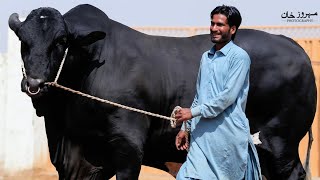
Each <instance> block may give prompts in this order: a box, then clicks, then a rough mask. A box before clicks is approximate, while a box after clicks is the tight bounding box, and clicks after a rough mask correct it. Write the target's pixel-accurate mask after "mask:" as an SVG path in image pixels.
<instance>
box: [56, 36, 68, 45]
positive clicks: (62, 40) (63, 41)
mask: <svg viewBox="0 0 320 180" xmlns="http://www.w3.org/2000/svg"><path fill="white" fill-rule="evenodd" d="M66 44H67V38H66V37H61V38H58V40H57V41H56V46H57V47H58V46H64V45H66Z"/></svg>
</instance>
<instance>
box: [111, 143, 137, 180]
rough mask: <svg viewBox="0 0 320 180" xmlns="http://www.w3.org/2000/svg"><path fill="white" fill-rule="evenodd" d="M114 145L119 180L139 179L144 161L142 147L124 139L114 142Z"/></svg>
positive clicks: (114, 157) (114, 159)
mask: <svg viewBox="0 0 320 180" xmlns="http://www.w3.org/2000/svg"><path fill="white" fill-rule="evenodd" d="M112 147H113V150H114V153H113V162H114V165H115V167H116V178H117V180H135V179H136V180H137V179H138V177H139V173H140V169H141V163H142V152H141V149H140V148H137V147H134V146H132V144H130V142H128V141H125V140H123V139H122V140H121V139H118V140H116V142H115V141H114V142H112Z"/></svg>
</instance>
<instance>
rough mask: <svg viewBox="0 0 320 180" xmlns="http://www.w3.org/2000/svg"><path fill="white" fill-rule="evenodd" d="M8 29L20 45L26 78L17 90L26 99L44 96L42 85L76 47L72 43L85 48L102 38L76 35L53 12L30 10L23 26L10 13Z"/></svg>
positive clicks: (98, 34) (95, 34)
mask: <svg viewBox="0 0 320 180" xmlns="http://www.w3.org/2000/svg"><path fill="white" fill-rule="evenodd" d="M9 26H10V28H11V29H12V30H13V31H14V32H15V33H16V35H17V36H18V37H19V39H20V41H21V56H22V60H23V63H24V68H25V74H26V77H24V78H23V80H22V82H21V87H22V91H23V92H26V93H27V94H28V95H29V96H30V97H38V96H40V95H42V94H44V92H46V90H47V88H48V87H47V86H46V85H45V82H52V81H53V80H54V78H55V76H56V75H57V72H58V69H59V66H60V63H61V61H62V59H63V56H64V53H65V50H66V49H67V48H68V47H69V46H70V45H71V44H72V43H76V42H75V40H76V39H77V40H78V41H77V42H79V43H80V42H84V43H86V44H81V45H88V44H90V43H93V42H95V41H97V40H100V39H103V38H104V37H105V33H104V32H102V31H94V30H93V31H81V30H80V31H77V28H75V27H74V26H73V25H72V24H70V23H69V22H67V21H66V20H65V19H64V17H63V16H62V15H61V14H60V12H59V11H57V10H55V9H53V8H39V9H36V10H33V11H32V12H31V13H30V14H29V15H28V16H27V18H26V20H25V21H23V22H21V21H20V20H19V16H18V14H16V13H14V14H12V15H11V16H10V18H9ZM69 26H72V27H69ZM75 32H77V33H78V34H75ZM79 32H82V34H81V33H79ZM79 39H81V41H79Z"/></svg>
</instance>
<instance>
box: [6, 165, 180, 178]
mask: <svg viewBox="0 0 320 180" xmlns="http://www.w3.org/2000/svg"><path fill="white" fill-rule="evenodd" d="M115 179H116V178H115V177H113V178H111V180H115ZM174 179H175V178H174V177H173V176H172V175H170V174H169V173H167V172H165V171H162V170H159V169H155V168H151V167H148V166H142V168H141V172H140V176H139V180H174ZM0 180H58V174H57V172H55V171H48V170H46V171H45V170H42V169H37V170H33V171H25V172H21V173H19V174H15V175H1V173H0Z"/></svg>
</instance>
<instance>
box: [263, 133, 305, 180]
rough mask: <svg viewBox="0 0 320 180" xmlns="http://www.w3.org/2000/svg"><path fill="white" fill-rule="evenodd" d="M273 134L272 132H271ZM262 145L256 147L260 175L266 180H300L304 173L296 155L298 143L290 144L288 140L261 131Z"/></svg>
mask: <svg viewBox="0 0 320 180" xmlns="http://www.w3.org/2000/svg"><path fill="white" fill-rule="evenodd" d="M273 132H274V131H273ZM260 139H261V140H262V144H260V145H258V153H259V158H260V162H261V166H262V173H263V175H264V176H265V177H266V178H267V179H271V180H272V179H279V180H300V179H301V180H302V179H304V178H305V171H304V169H303V167H302V164H301V161H300V159H299V154H298V143H295V144H290V142H289V141H288V138H287V137H285V138H282V137H281V136H275V134H273V135H272V136H271V135H270V134H268V131H261V133H260Z"/></svg>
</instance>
